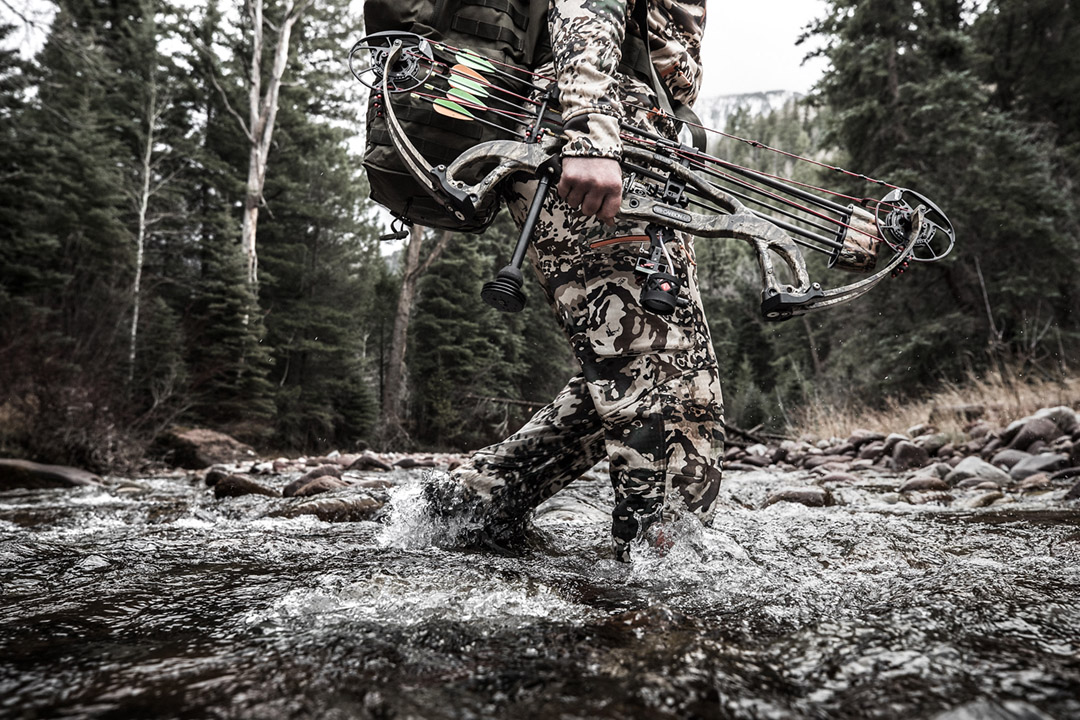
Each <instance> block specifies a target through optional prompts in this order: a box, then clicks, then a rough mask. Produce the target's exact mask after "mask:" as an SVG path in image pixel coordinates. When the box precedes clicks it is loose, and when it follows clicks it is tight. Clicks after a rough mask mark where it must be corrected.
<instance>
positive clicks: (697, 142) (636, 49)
mask: <svg viewBox="0 0 1080 720" xmlns="http://www.w3.org/2000/svg"><path fill="white" fill-rule="evenodd" d="M649 1H650V0H636V1H635V2H634V12H633V18H634V22H635V23H636V24H637V27H638V35H633V36H631V35H630V34H629V33H627V37H626V39H625V40H624V41H623V65H624V66H626V67H629V68H630V69H632V70H633V71H634V72H635V73H636V74H638V75H640V76H642V79H644V80H647V81H648V82H649V84H650V85H651V86H652V89H653V92H654V93H656V99H657V102H659V103H660V109H661V110H663V111H664V112H666V113H667V114H668V115H670V116H671V117H675V118H678V119H679V120H682V122H683V127H686V128H687V129H689V130H690V137H691V138H692V139H693V142H694V147H696V148H697V149H698V150H700V151H701V152H706V150H707V149H708V148H707V146H708V139H707V138H706V137H705V130H704V129H703V128H702V127H701V118H699V117H698V116H697V114H696V113H694V111H693V110H691V109H690V106H688V105H684V104H683V103H681V102H679V101H678V100H676V99H675V98H673V97H672V96H671V91H670V90H669V89H668V86H667V85H665V84H664V83H663V82H661V81H660V78H659V77H658V76H657V75H656V66H655V65H653V62H652V54H651V53H650V52H649Z"/></svg>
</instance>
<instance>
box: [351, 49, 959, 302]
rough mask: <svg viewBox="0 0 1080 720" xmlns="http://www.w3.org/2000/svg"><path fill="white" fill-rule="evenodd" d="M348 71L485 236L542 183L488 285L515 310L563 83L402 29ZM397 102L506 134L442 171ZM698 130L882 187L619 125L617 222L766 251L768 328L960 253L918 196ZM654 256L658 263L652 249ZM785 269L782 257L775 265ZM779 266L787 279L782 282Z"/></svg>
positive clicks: (552, 158)
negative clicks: (521, 195) (809, 261)
mask: <svg viewBox="0 0 1080 720" xmlns="http://www.w3.org/2000/svg"><path fill="white" fill-rule="evenodd" d="M349 64H350V69H351V70H352V72H353V74H354V75H355V76H356V77H357V78H358V79H359V80H360V81H361V82H363V83H364V84H365V85H367V86H368V87H369V88H371V89H372V91H373V92H375V93H376V102H377V103H378V104H379V107H380V113H381V115H382V116H383V118H384V119H385V121H386V124H387V130H388V132H389V135H390V138H391V141H392V142H393V144H394V146H395V149H396V150H397V151H398V153H399V155H400V156H401V158H402V161H403V163H404V164H405V166H406V167H407V168H408V169H409V171H410V173H412V175H414V176H415V177H416V179H417V180H418V181H419V182H420V183H421V184H422V185H423V187H424V188H425V190H426V191H427V192H428V193H429V194H430V195H431V196H432V197H433V198H435V199H436V200H438V201H439V202H440V203H441V204H442V205H443V206H444V207H445V208H446V210H447V212H449V213H450V214H452V215H454V216H455V217H457V218H458V219H459V220H461V221H470V222H474V223H476V224H478V225H480V226H482V227H486V226H487V225H488V224H490V222H491V221H493V220H494V217H495V214H496V213H497V212H498V209H499V202H500V197H501V193H500V188H501V186H502V184H503V183H504V182H505V181H507V180H508V179H509V178H510V177H511V176H513V175H515V174H517V173H526V174H528V175H531V176H535V177H537V178H539V180H540V183H541V186H540V191H539V192H538V193H537V197H538V198H540V200H537V201H535V202H534V205H535V207H534V208H533V209H531V210H530V213H529V215H530V218H529V219H527V220H526V226H525V227H524V228H523V232H522V237H521V239H520V240H519V243H518V247H517V248H516V250H515V253H514V259H513V260H512V261H511V264H510V265H508V266H507V268H504V269H503V271H500V275H499V279H498V280H496V281H495V282H494V283H489V286H498V287H490V288H489V287H488V286H485V292H484V293H482V294H483V295H484V298H485V300H487V301H488V302H490V303H491V304H493V305H496V306H497V307H500V309H505V310H514V309H520V307H521V306H522V305H523V303H524V296H523V295H521V294H520V264H521V261H522V259H523V257H524V250H525V245H526V244H527V242H528V240H529V237H530V236H531V232H532V226H533V225H534V224H535V215H536V214H538V211H539V205H540V202H541V201H542V197H543V195H544V194H545V193H546V192H547V189H548V187H549V186H550V184H551V182H552V181H553V180H554V178H556V177H557V175H558V171H559V157H560V156H559V152H560V150H561V147H562V145H563V143H564V141H565V138H564V137H563V134H562V118H561V116H560V115H559V114H558V110H557V90H556V87H557V84H556V82H555V80H554V78H551V77H548V76H544V75H540V74H538V73H535V72H531V71H528V70H525V69H523V68H519V67H516V66H513V65H508V64H505V63H501V62H498V61H496V60H493V59H491V58H487V57H485V56H483V55H480V54H479V53H476V52H474V51H471V50H468V49H463V48H456V47H453V46H450V45H448V44H446V43H442V42H439V41H436V40H432V39H429V38H423V37H420V36H418V35H414V34H411V33H399V32H391V33H377V34H374V35H369V36H367V37H365V38H363V39H362V40H360V41H359V42H358V43H356V45H355V46H354V47H353V49H352V51H351V52H350V54H349ZM358 66H359V67H358ZM401 97H411V98H412V99H413V100H414V101H419V102H421V103H426V104H430V105H431V107H432V108H433V110H434V111H435V112H436V113H438V114H439V115H441V116H445V117H447V118H449V119H453V120H455V121H465V122H475V123H479V124H481V125H483V126H485V127H486V128H489V129H491V130H494V131H497V132H498V133H499V134H500V135H501V134H505V138H502V139H495V140H489V141H486V142H481V143H478V144H476V145H474V146H472V147H470V148H468V149H466V150H465V151H464V152H462V153H461V154H460V155H458V156H457V157H456V158H455V159H454V160H453V161H451V162H450V163H449V164H447V165H438V166H433V165H432V164H431V163H429V162H428V160H427V159H426V158H425V157H424V155H423V154H422V153H420V152H419V151H418V150H417V149H416V147H415V145H414V144H413V142H412V141H411V139H410V138H409V137H408V135H407V133H406V132H405V130H404V129H403V127H402V125H401V123H400V121H399V119H398V116H397V112H396V111H395V108H394V104H395V102H394V101H395V98H401ZM633 107H634V108H635V109H639V110H646V111H648V112H649V113H652V114H654V115H655V116H660V117H666V118H667V119H669V120H670V121H672V122H674V123H675V126H676V127H680V126H681V124H682V123H684V122H685V121H683V120H681V119H676V118H673V117H670V116H666V115H665V113H663V111H660V110H657V109H655V108H640V107H637V106H633ZM703 129H704V130H706V131H707V132H709V133H712V134H715V135H717V136H720V137H724V138H728V139H732V140H735V141H739V142H743V143H746V144H748V145H751V146H752V147H754V148H757V149H760V150H764V151H768V152H773V153H778V154H779V155H781V156H783V157H786V158H788V159H791V160H795V161H798V162H805V163H812V164H813V165H816V166H819V167H822V168H825V169H827V170H830V171H835V172H837V173H840V174H843V175H844V176H845V177H848V178H851V179H855V180H859V181H862V182H865V183H867V184H869V185H872V186H876V187H880V188H884V189H885V190H886V191H887V192H886V194H885V195H884V197H882V198H880V199H873V198H869V197H863V198H859V197H856V196H852V195H850V194H845V193H842V192H839V191H834V190H829V189H826V188H821V187H817V186H814V185H812V184H809V183H805V182H798V181H795V180H791V179H789V178H784V177H782V176H779V175H776V174H771V173H767V172H764V171H762V170H758V169H754V168H750V167H746V166H743V165H740V164H737V163H734V162H731V161H728V160H725V159H723V158H721V157H716V156H714V155H711V154H709V153H705V152H702V151H700V150H698V149H696V148H694V147H690V146H687V145H685V144H682V143H681V142H678V141H673V140H671V139H668V138H665V137H662V136H660V135H657V134H655V133H651V132H649V131H647V130H644V129H641V128H638V127H635V126H633V125H630V124H627V123H623V124H622V126H621V131H620V136H621V138H622V141H623V156H622V159H621V165H622V169H623V196H622V204H621V206H620V209H619V213H618V217H620V218H622V219H626V220H633V221H640V222H643V223H646V224H649V226H650V227H663V228H668V229H671V230H679V231H682V232H686V233H689V234H691V235H695V236H697V237H702V238H730V239H737V240H743V241H746V242H748V243H750V244H751V246H752V247H753V248H754V251H755V253H756V255H757V260H758V266H759V270H760V274H761V280H762V313H763V315H764V316H765V317H766V318H767V319H772V320H780V319H786V318H789V317H792V316H796V315H802V314H805V313H807V312H811V311H814V310H819V309H822V308H827V307H832V306H835V305H838V304H840V303H844V302H848V301H850V300H852V299H855V298H857V297H859V296H861V295H863V294H865V293H866V292H868V291H869V290H870V289H871V288H872V287H874V286H875V285H877V283H879V282H880V281H881V280H883V279H884V278H886V277H891V276H895V275H897V274H899V273H900V272H903V271H904V270H905V269H906V268H907V267H908V265H909V263H910V262H933V261H936V260H940V259H941V258H943V257H945V256H946V255H948V254H949V252H950V251H951V250H952V248H953V245H954V243H955V231H954V229H953V227H952V224H951V223H950V222H949V220H948V218H947V217H946V215H945V214H944V213H943V212H942V211H941V210H940V209H939V208H938V207H937V206H936V205H935V204H934V203H933V202H931V201H930V200H929V199H928V198H926V197H924V196H923V195H920V194H919V193H917V192H915V191H913V190H910V189H906V188H902V187H899V186H896V185H893V184H891V183H888V182H886V181H882V180H878V179H875V178H872V177H869V176H867V175H863V174H860V173H857V172H852V171H850V170H846V169H844V168H841V167H837V166H833V165H829V164H827V163H824V162H822V161H820V160H816V159H813V158H806V157H803V156H801V155H798V154H796V153H792V152H789V151H785V150H781V149H777V148H772V147H769V146H768V145H766V144H764V143H761V142H758V141H756V140H751V139H746V138H742V137H738V136H736V135H732V134H729V133H725V132H722V131H719V130H716V129H713V128H707V127H705V128H703ZM650 236H653V234H652V233H650ZM655 244H656V243H655V238H654V245H655ZM660 246H661V248H662V242H660ZM654 250H655V248H654ZM803 250H809V251H812V252H816V253H822V254H824V255H826V256H827V257H828V267H829V268H830V269H840V270H847V271H851V272H860V273H865V274H867V276H866V277H864V278H863V279H861V280H858V281H855V282H851V283H848V284H846V285H842V286H840V287H836V288H831V289H825V288H824V287H823V285H822V283H819V282H814V281H812V280H811V279H810V276H809V273H808V271H807V268H806V262H805V259H804V257H803V253H802V251H803ZM665 252H666V251H665ZM884 253H891V257H889V258H888V260H887V261H885V262H884V263H883V264H882V266H881V267H878V264H879V263H878V259H879V255H882V254H884ZM656 257H659V253H656V252H654V259H655V258H656ZM776 259H779V260H780V261H781V264H780V265H779V266H778V265H777V264H776V262H775V260H776ZM643 265H644V266H648V263H643ZM781 267H782V268H785V270H782V271H780V272H778V270H779V268H781ZM875 270H876V271H875ZM781 274H783V276H784V277H783V278H782V277H781ZM511 285H513V286H516V288H517V289H516V290H515V288H514V287H511ZM489 290H490V291H491V292H490V293H489Z"/></svg>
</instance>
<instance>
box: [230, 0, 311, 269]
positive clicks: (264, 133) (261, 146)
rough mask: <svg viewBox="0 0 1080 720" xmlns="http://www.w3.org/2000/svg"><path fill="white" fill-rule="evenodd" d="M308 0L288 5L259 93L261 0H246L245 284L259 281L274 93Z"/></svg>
mask: <svg viewBox="0 0 1080 720" xmlns="http://www.w3.org/2000/svg"><path fill="white" fill-rule="evenodd" d="M311 3H312V0H300V2H292V3H290V4H289V7H288V10H287V11H286V13H285V19H284V21H282V23H281V28H280V29H279V30H278V36H277V43H276V45H275V46H274V64H273V65H272V66H271V68H270V76H269V77H268V78H267V83H266V90H265V93H264V92H263V82H262V53H263V47H264V45H265V39H264V36H263V25H264V23H263V6H262V0H248V16H249V17H250V18H251V26H252V27H251V32H252V38H251V46H252V47H251V77H250V79H249V81H250V83H251V86H250V87H249V88H248V106H249V109H248V122H247V125H246V126H245V127H244V130H245V132H246V133H247V136H248V141H249V142H250V143H251V150H250V152H249V154H248V177H247V193H246V195H245V198H244V224H243V230H242V234H241V239H242V245H243V248H244V255H245V257H246V259H247V271H248V272H247V279H248V284H250V285H252V286H254V285H255V284H256V283H258V280H259V260H258V255H257V253H256V250H255V230H256V228H257V227H258V224H259V206H260V205H261V204H262V202H263V188H264V187H265V185H266V161H267V157H268V156H269V154H270V142H271V141H272V140H273V137H274V122H275V120H276V119H277V111H278V95H279V93H280V91H281V78H282V77H283V76H284V75H285V65H286V64H287V63H288V60H289V40H290V38H291V36H292V29H293V25H294V24H295V23H296V21H297V20H299V19H300V16H301V15H303V14H304V11H305V10H307V8H308V7H309V6H310V5H311Z"/></svg>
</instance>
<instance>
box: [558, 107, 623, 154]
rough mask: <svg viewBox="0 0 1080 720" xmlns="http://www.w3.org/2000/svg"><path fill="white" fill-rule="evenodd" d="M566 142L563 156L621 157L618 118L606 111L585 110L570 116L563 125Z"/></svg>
mask: <svg viewBox="0 0 1080 720" xmlns="http://www.w3.org/2000/svg"><path fill="white" fill-rule="evenodd" d="M563 134H564V135H565V136H566V144H565V145H563V149H562V155H563V157H606V158H614V159H615V160H618V159H620V158H621V157H622V139H621V138H620V137H619V118H617V117H614V116H613V115H608V114H607V113H601V112H586V113H581V114H579V115H576V116H575V117H572V118H570V119H569V120H567V121H566V123H565V124H564V125H563Z"/></svg>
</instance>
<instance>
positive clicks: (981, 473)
mask: <svg viewBox="0 0 1080 720" xmlns="http://www.w3.org/2000/svg"><path fill="white" fill-rule="evenodd" d="M971 477H977V478H979V479H980V480H990V481H992V482H995V483H997V485H998V486H999V487H1003V486H1005V485H1007V484H1008V483H1009V481H1010V480H1011V478H1010V477H1009V474H1008V473H1007V472H1005V471H1004V470H1002V469H1001V468H998V467H994V466H993V465H991V464H990V463H988V462H986V461H985V460H982V459H981V458H977V457H967V458H964V459H963V460H961V461H960V463H959V464H958V465H957V466H956V467H955V468H953V471H952V472H951V473H949V474H948V475H947V476H946V477H945V482H947V483H949V484H950V485H956V484H957V483H959V482H960V481H961V480H967V479H968V478H971Z"/></svg>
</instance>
